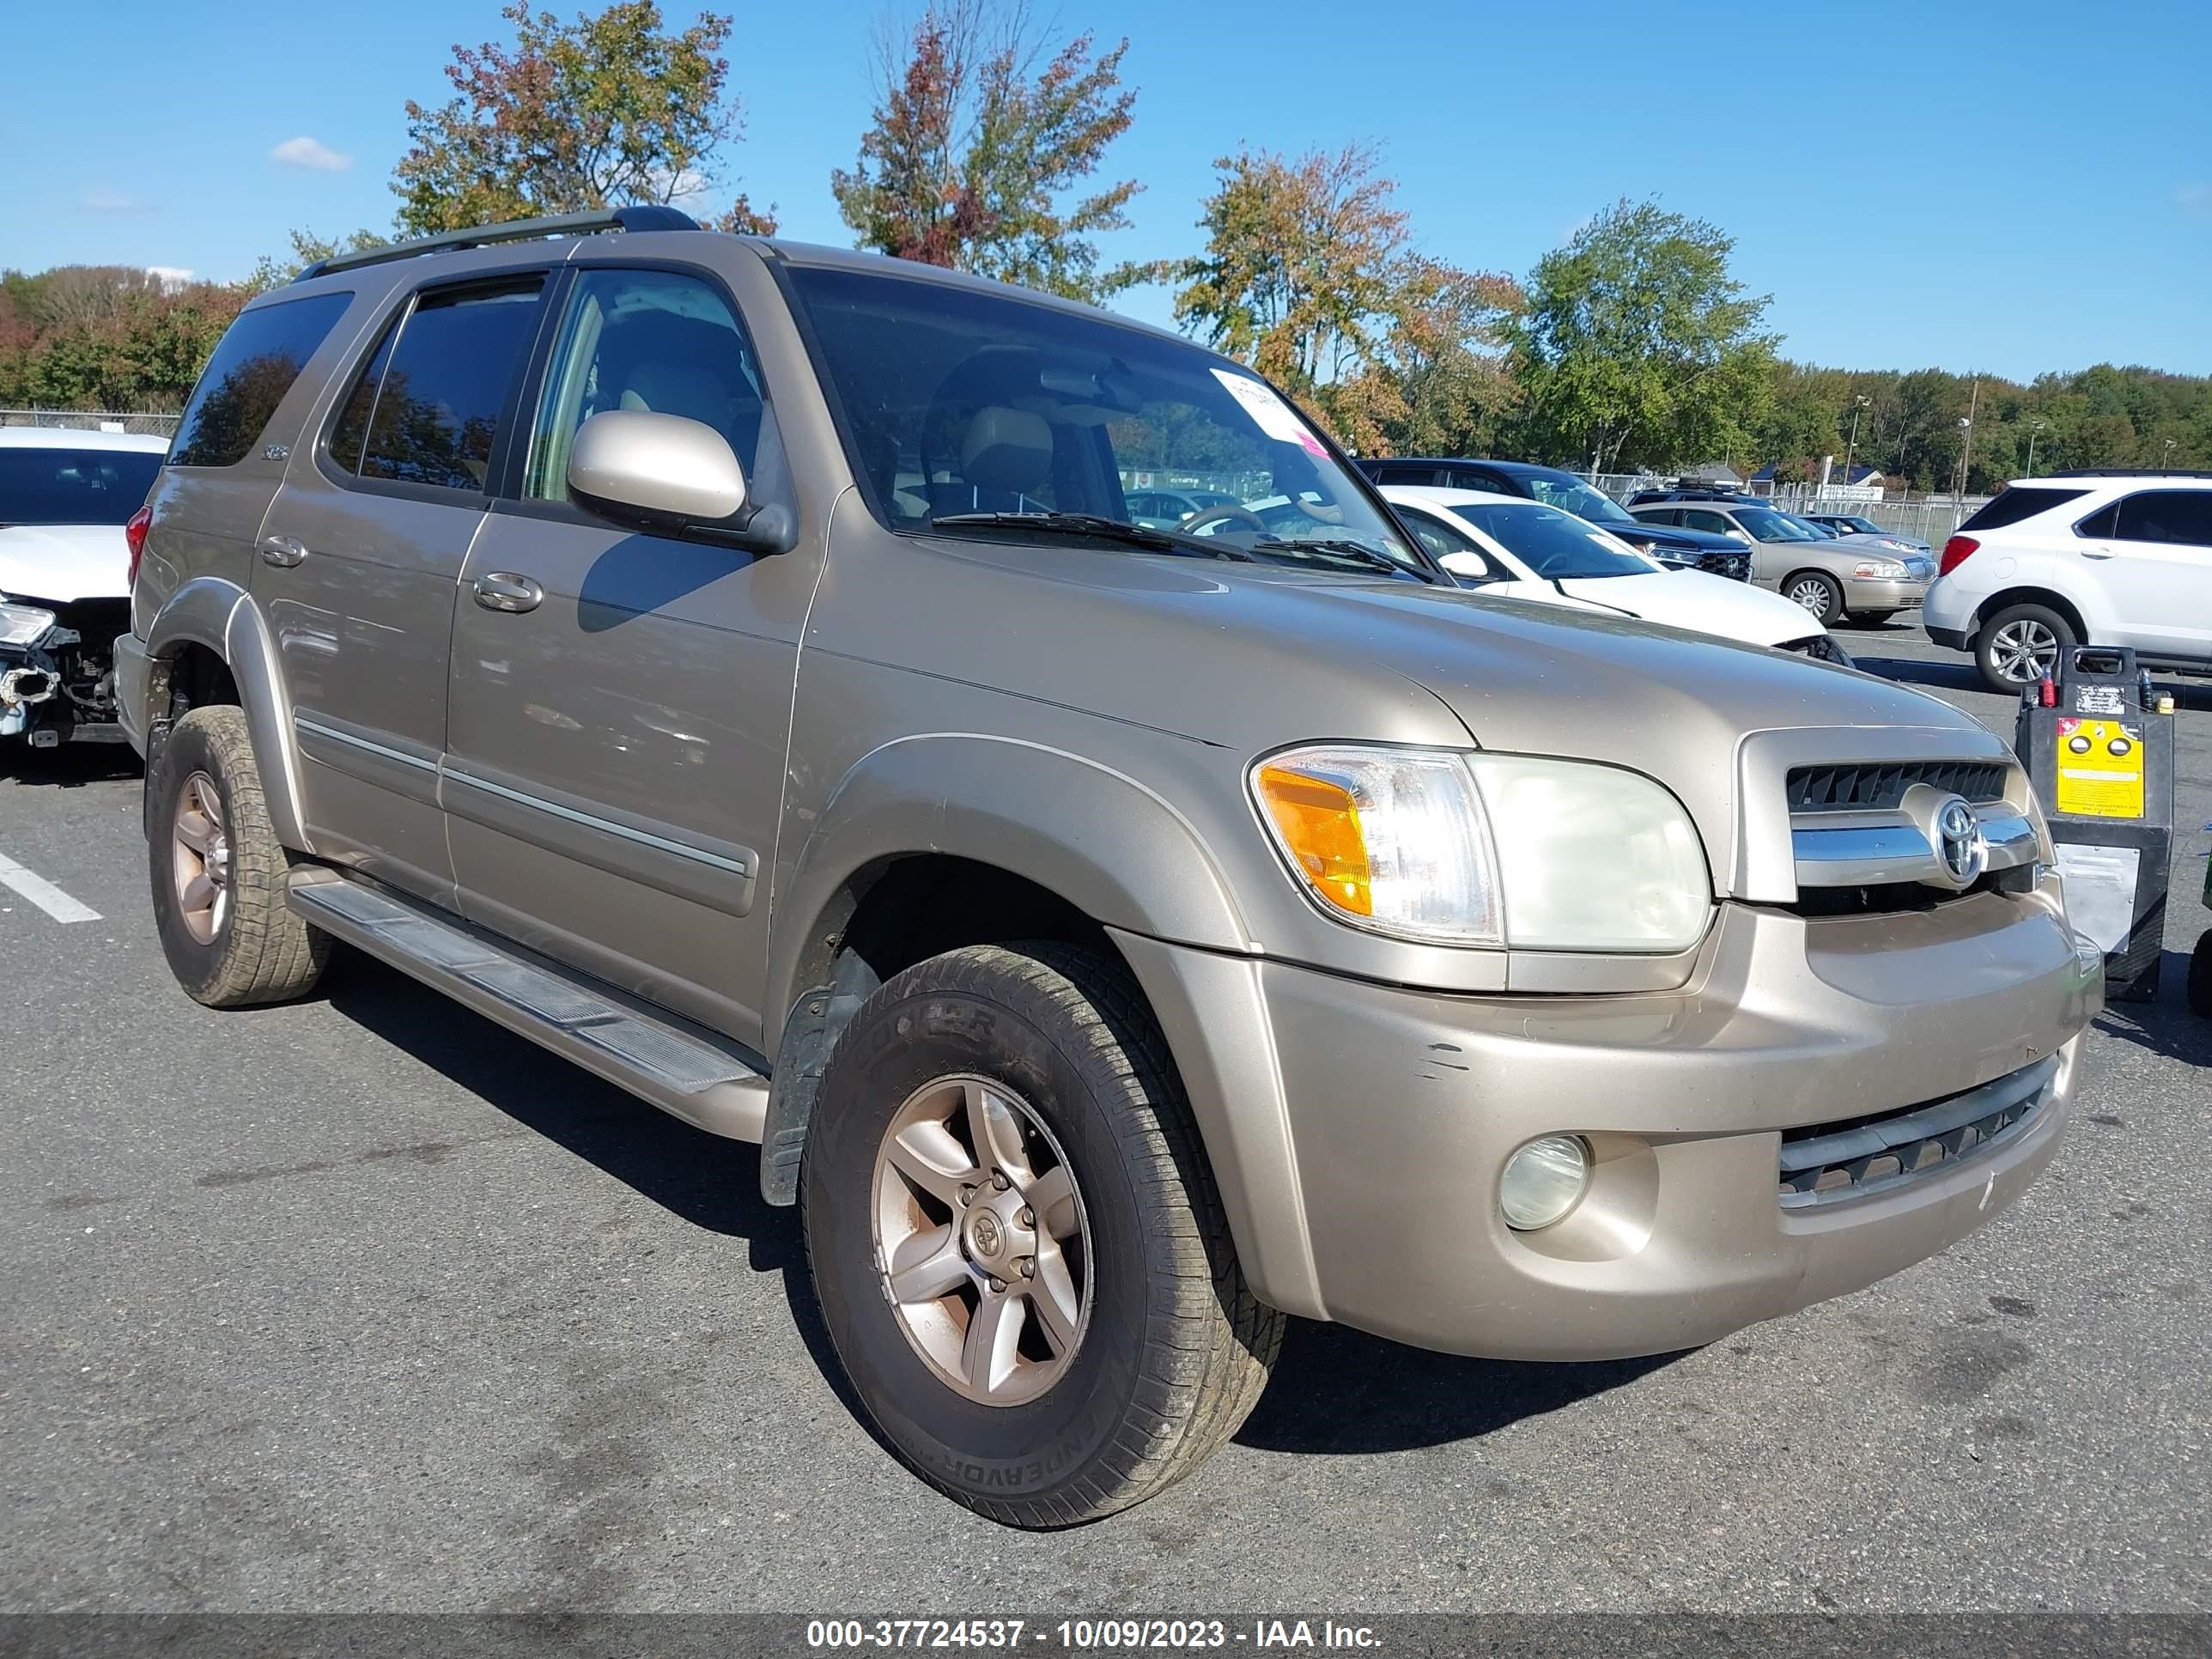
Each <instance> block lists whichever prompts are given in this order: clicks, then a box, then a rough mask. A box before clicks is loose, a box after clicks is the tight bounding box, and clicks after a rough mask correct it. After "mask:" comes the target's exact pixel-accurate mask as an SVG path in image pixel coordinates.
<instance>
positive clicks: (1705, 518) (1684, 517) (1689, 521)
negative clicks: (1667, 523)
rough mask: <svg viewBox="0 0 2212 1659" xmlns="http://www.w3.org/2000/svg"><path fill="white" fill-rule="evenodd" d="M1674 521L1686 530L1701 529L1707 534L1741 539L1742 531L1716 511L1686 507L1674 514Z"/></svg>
mask: <svg viewBox="0 0 2212 1659" xmlns="http://www.w3.org/2000/svg"><path fill="white" fill-rule="evenodd" d="M1674 522H1675V523H1676V524H1679V525H1680V526H1682V527H1683V528H1684V529H1686V530H1702V531H1704V532H1705V533H1706V534H1707V535H1709V536H1733V537H1735V538H1736V540H1738V541H1741V540H1742V539H1743V532H1741V530H1738V529H1737V528H1736V527H1735V525H1733V524H1731V523H1730V522H1729V520H1727V519H1725V518H1723V517H1722V516H1721V514H1719V513H1703V512H1696V511H1692V510H1690V509H1687V508H1686V509H1684V510H1683V511H1682V512H1680V513H1676V514H1675V515H1674Z"/></svg>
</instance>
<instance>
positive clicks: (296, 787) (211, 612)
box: [146, 576, 314, 853]
mask: <svg viewBox="0 0 2212 1659" xmlns="http://www.w3.org/2000/svg"><path fill="white" fill-rule="evenodd" d="M188 645H197V646H202V647H205V648H206V649H208V650H210V651H212V652H214V653H216V656H218V657H220V658H222V660H223V663H224V664H225V665H226V666H228V668H229V670H230V678H231V680H232V682H233V683H234V684H235V685H236V686H237V687H238V701H239V703H240V706H241V707H242V708H243V709H244V710H245V714H246V734H247V736H248V737H249V738H251V739H252V744H253V764H254V767H255V769H256V770H258V772H259V773H260V775H261V791H262V794H263V797H264V799H266V801H267V802H268V806H269V822H270V827H271V828H272V829H275V830H276V839H277V840H278V841H280V842H283V844H284V845H285V846H287V847H290V848H296V849H297V850H299V851H301V852H309V853H311V852H313V850H314V848H313V845H312V844H311V843H310V842H309V841H308V839H307V821H306V816H305V814H304V813H303V811H301V804H300V761H299V756H298V755H297V753H296V752H295V750H294V749H293V745H292V702H291V699H290V697H289V696H287V695H286V693H285V690H284V677H283V672H282V671H280V669H279V666H278V663H277V657H276V640H275V639H274V638H273V637H272V636H271V635H270V632H269V623H268V620H267V619H266V618H265V617H263V616H262V614H261V610H260V607H259V606H258V605H255V604H254V603H253V596H252V594H250V593H248V592H246V590H245V589H244V588H242V587H240V586H239V585H238V584H237V583H236V582H233V581H226V580H223V579H222V577H220V576H195V577H193V578H192V580H190V581H188V582H186V583H185V584H184V585H183V586H181V587H179V588H178V589H177V591H176V592H173V593H172V594H170V595H169V597H168V599H167V601H166V602H165V603H164V604H163V605H162V606H161V610H160V611H158V612H156V613H155V617H154V620H153V622H152V623H151V624H150V625H149V627H148V629H147V630H146V654H147V655H148V656H149V657H150V658H151V659H154V660H155V662H157V663H166V662H173V661H175V660H176V659H177V658H178V657H179V655H181V654H182V653H183V652H184V649H185V647H186V646H188Z"/></svg>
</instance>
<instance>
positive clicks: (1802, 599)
mask: <svg viewBox="0 0 2212 1659" xmlns="http://www.w3.org/2000/svg"><path fill="white" fill-rule="evenodd" d="M1782 597H1783V598H1784V599H1789V600H1791V601H1792V602H1794V603H1796V604H1797V605H1802V606H1804V607H1805V609H1806V610H1808V611H1810V612H1812V614H1813V615H1814V616H1815V617H1819V618H1820V620H1821V621H1822V622H1823V623H1830V622H1841V621H1842V620H1843V619H1844V590H1843V589H1842V587H1841V586H1838V584H1837V581H1836V579H1835V578H1834V577H1833V576H1830V575H1826V574H1823V573H1822V572H1820V571H1818V570H1801V571H1799V572H1798V573H1797V574H1796V575H1794V576H1791V577H1790V578H1788V579H1787V580H1784V582H1783V584H1782Z"/></svg>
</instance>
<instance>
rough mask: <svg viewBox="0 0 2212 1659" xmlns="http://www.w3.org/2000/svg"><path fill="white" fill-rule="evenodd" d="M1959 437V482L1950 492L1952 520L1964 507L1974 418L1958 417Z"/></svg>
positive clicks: (1972, 449) (1971, 455)
mask: <svg viewBox="0 0 2212 1659" xmlns="http://www.w3.org/2000/svg"><path fill="white" fill-rule="evenodd" d="M1959 436H1960V450H1959V482H1958V484H1957V487H1956V488H1954V489H1953V490H1952V491H1951V516H1952V517H1953V518H1954V519H1955V518H1956V517H1958V515H1959V513H1960V512H1961V511H1962V510H1963V509H1964V508H1965V507H1966V467H1967V464H1968V463H1969V462H1971V461H1972V459H1973V455H1974V417H1973V416H1971V415H1961V416H1959Z"/></svg>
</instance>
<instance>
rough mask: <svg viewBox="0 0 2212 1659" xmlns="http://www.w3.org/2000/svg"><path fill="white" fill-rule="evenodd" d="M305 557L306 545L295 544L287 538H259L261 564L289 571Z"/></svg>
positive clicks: (302, 543) (301, 543)
mask: <svg viewBox="0 0 2212 1659" xmlns="http://www.w3.org/2000/svg"><path fill="white" fill-rule="evenodd" d="M306 557H307V544H305V543H304V542H295V541H294V540H293V539H292V538H290V537H289V536H264V537H263V538H261V562H262V563H264V564H273V565H276V567H278V568H280V569H284V570H289V569H290V568H292V567H293V566H294V565H295V564H297V563H299V562H300V561H301V560H302V559H304V558H306Z"/></svg>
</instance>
